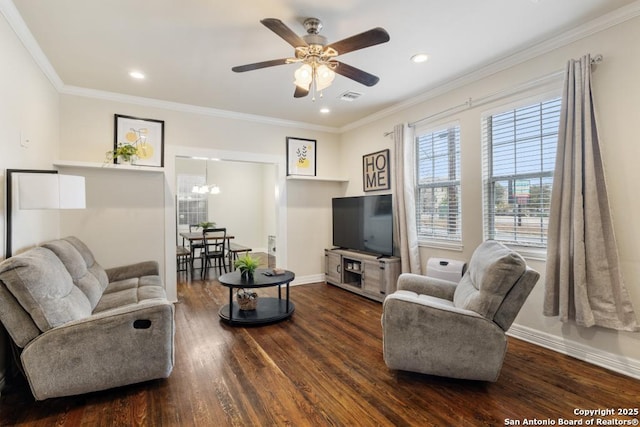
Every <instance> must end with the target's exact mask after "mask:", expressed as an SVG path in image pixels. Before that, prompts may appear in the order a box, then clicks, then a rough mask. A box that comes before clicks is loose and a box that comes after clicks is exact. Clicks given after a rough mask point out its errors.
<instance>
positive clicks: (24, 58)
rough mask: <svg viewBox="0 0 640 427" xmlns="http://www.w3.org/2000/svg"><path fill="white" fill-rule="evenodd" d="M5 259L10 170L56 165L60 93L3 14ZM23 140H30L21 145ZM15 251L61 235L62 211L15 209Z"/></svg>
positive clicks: (0, 84) (0, 254)
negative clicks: (59, 231) (6, 171)
mask: <svg viewBox="0 0 640 427" xmlns="http://www.w3.org/2000/svg"><path fill="white" fill-rule="evenodd" d="M0 58H2V66H0V177H1V178H2V179H1V180H0V183H1V185H0V204H1V205H2V209H0V217H1V220H0V241H1V242H2V247H1V248H0V259H4V258H5V255H6V254H5V248H4V241H5V236H6V230H5V220H6V218H5V202H4V200H5V178H6V177H5V170H6V169H52V165H51V159H52V158H54V157H56V153H57V150H58V122H59V107H58V100H59V95H58V93H57V91H56V90H55V89H54V87H53V86H52V84H51V83H50V82H49V81H48V80H47V79H46V77H45V76H44V75H43V74H42V72H41V71H40V69H39V68H38V66H37V65H36V64H35V63H34V61H33V59H32V58H31V56H30V55H29V54H28V53H27V51H26V50H25V49H24V47H23V46H22V44H21V43H20V41H19V40H18V39H17V38H16V36H15V34H14V32H13V30H12V29H11V28H10V27H9V25H8V24H7V21H6V20H5V19H4V16H2V15H0ZM21 135H22V138H23V139H28V140H29V141H30V142H29V143H28V144H26V146H22V145H21ZM12 218H13V220H14V224H13V227H12V228H13V239H12V240H13V250H12V252H13V253H14V254H15V253H17V252H21V251H23V250H24V249H27V248H29V247H31V246H33V245H34V244H36V243H40V242H43V241H46V240H49V239H52V238H56V237H58V218H59V216H58V213H52V212H42V211H30V212H27V211H15V210H14V215H13V216H12ZM3 336H4V329H3V328H2V327H1V326H0V389H1V388H2V384H3V383H4V371H5V360H6V359H5V355H6V354H7V352H6V350H7V349H6V348H5V347H4V344H5V340H4V338H3Z"/></svg>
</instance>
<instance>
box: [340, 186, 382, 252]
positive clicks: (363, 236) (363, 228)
mask: <svg viewBox="0 0 640 427" xmlns="http://www.w3.org/2000/svg"><path fill="white" fill-rule="evenodd" d="M391 201H392V200H391V194H382V195H374V196H359V197H336V198H333V199H332V208H333V245H334V246H337V247H340V248H343V249H350V250H354V251H361V252H368V253H371V254H377V255H388V256H391V255H393V215H392V210H391Z"/></svg>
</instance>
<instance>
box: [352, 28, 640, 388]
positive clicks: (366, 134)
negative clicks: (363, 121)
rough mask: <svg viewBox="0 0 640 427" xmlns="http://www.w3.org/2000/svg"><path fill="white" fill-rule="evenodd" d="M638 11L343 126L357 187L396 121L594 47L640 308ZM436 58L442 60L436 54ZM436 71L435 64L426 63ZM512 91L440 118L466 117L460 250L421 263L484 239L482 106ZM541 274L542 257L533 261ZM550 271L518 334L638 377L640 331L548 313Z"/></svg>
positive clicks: (497, 87)
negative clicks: (367, 157)
mask: <svg viewBox="0 0 640 427" xmlns="http://www.w3.org/2000/svg"><path fill="white" fill-rule="evenodd" d="M638 43H640V18H634V19H633V20H630V21H627V22H625V23H622V24H619V25H617V26H615V27H612V28H609V29H607V30H605V31H602V32H600V33H596V34H594V35H592V36H590V37H587V38H584V39H582V40H580V41H577V42H574V43H571V44H569V45H567V46H564V47H561V48H558V49H556V50H554V51H552V52H550V53H547V54H545V55H542V56H540V57H538V58H536V59H533V60H529V61H527V62H525V63H522V64H520V65H518V66H514V67H512V68H510V69H508V70H506V71H503V72H500V73H497V74H495V75H493V76H490V77H487V78H484V79H481V80H480V81H477V82H475V83H472V84H468V85H466V86H464V87H461V88H458V89H455V90H451V91H449V92H447V93H444V94H443V95H440V96H437V97H434V98H433V99H429V100H428V101H426V102H423V103H420V104H418V105H415V106H413V107H411V108H407V109H405V110H403V111H400V112H397V113H395V114H394V115H392V116H388V117H385V118H382V119H380V120H377V121H376V122H375V123H373V124H367V125H364V126H362V127H359V128H357V129H353V130H351V131H349V132H346V133H345V134H343V144H342V157H343V158H345V159H350V160H349V164H348V165H346V166H347V174H348V175H349V178H350V179H351V183H352V185H350V186H349V190H348V191H349V193H358V192H359V191H361V189H360V188H359V187H358V185H357V184H356V185H353V184H355V183H358V179H359V177H360V175H361V173H362V167H361V165H360V163H359V160H358V159H359V158H360V157H361V156H362V155H363V154H366V153H369V152H373V151H375V150H377V149H381V148H386V147H391V146H392V142H391V140H390V139H388V138H385V137H384V136H383V133H384V132H387V131H391V130H392V129H393V126H394V125H395V124H397V123H404V122H413V121H416V120H419V119H421V118H424V117H428V116H431V115H433V114H436V113H439V112H441V111H444V110H446V109H448V108H450V107H454V106H456V105H460V104H461V103H464V102H465V101H466V100H468V99H469V98H472V99H479V98H482V97H485V96H488V95H492V94H495V93H498V92H500V91H506V90H509V89H510V88H514V87H517V86H519V85H522V84H523V83H525V82H529V81H532V80H533V79H536V78H539V77H542V76H547V75H550V74H552V73H554V72H556V71H558V70H562V69H563V68H564V67H565V65H566V61H567V60H568V59H569V58H579V57H580V56H582V55H584V54H586V53H591V54H592V55H594V54H602V55H604V62H603V63H602V64H600V65H597V66H595V67H594V69H593V70H594V72H593V89H594V92H595V105H596V110H597V120H598V125H599V132H600V140H601V148H602V156H603V160H604V164H605V169H606V178H607V183H608V186H609V191H610V193H609V194H610V202H611V209H612V212H613V218H614V226H615V230H616V235H617V240H618V247H619V252H620V260H621V265H622V273H623V276H624V279H625V282H626V286H627V288H628V290H629V293H630V295H631V298H632V300H633V303H634V306H635V310H636V314H637V315H640V229H639V227H640V226H639V225H638V224H637V220H636V218H635V217H636V215H635V212H637V211H638V209H640V198H639V197H637V189H636V187H637V183H638V182H639V181H640V168H638V158H640V144H638V130H637V124H638V121H639V120H640V114H639V111H640V109H638V104H637V100H638V99H640V79H638V76H640V50H638V49H637V48H636V46H637V45H638ZM433 59H434V60H437V58H433ZM424 65H425V67H426V70H425V72H428V63H426V64H424ZM560 88H561V77H559V78H558V80H557V81H556V83H555V84H554V83H552V84H550V85H547V86H545V87H540V88H537V89H534V90H529V91H527V92H526V93H523V94H520V95H518V96H515V97H513V98H512V99H511V100H517V99H520V100H521V99H523V98H526V97H528V96H535V95H539V94H541V93H544V92H549V91H551V93H556V94H561V92H560ZM511 100H509V99H504V100H501V101H497V102H494V103H492V104H487V105H483V106H481V107H477V108H471V109H468V110H466V111H463V112H460V113H457V114H452V115H449V116H447V117H444V118H442V119H441V120H439V121H438V122H434V125H435V124H437V123H439V122H450V121H453V120H458V121H459V123H460V126H461V170H462V207H463V224H462V227H463V229H462V233H463V242H462V243H463V249H462V251H450V250H439V249H433V248H428V247H423V248H421V256H422V261H423V263H424V262H426V260H427V258H429V257H431V256H438V257H448V258H454V259H464V260H468V259H469V258H470V256H471V254H472V252H473V250H474V248H475V247H476V246H477V245H478V244H480V243H481V242H482V239H483V236H482V165H481V158H482V157H481V156H482V151H481V133H480V117H481V115H482V113H483V112H485V111H487V110H491V109H494V108H496V107H499V106H501V105H504V104H506V103H508V102H510V101H511ZM528 262H529V263H530V264H531V265H532V266H533V267H534V268H535V269H537V270H538V271H540V272H541V273H543V276H544V270H545V265H544V262H543V261H539V260H535V259H528ZM543 291H544V277H542V278H541V280H540V282H539V283H538V285H537V286H536V288H535V289H534V290H533V292H532V294H531V296H530V297H529V299H528V300H527V302H526V304H525V306H524V308H523V310H522V312H521V313H520V315H519V316H518V318H517V319H516V324H515V326H514V328H513V329H512V333H514V334H518V335H519V336H522V337H525V338H527V339H529V340H532V341H535V342H537V343H539V344H542V345H546V346H549V347H552V348H556V349H558V350H561V351H565V352H568V353H570V354H572V355H575V356H577V357H582V358H584V359H587V360H590V361H592V362H594V363H598V364H602V365H606V366H608V367H610V368H612V369H615V370H618V371H623V372H625V373H627V374H630V375H634V376H636V377H640V333H628V332H627V333H625V332H617V331H613V330H609V329H604V328H599V327H594V328H582V327H578V326H576V325H575V324H574V323H567V324H563V323H561V322H559V321H557V319H556V318H547V317H544V316H543V315H542V300H543Z"/></svg>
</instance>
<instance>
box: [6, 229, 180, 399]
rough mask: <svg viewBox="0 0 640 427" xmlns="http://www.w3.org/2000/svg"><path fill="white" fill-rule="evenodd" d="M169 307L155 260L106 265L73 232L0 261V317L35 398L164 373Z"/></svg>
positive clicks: (169, 356)
mask: <svg viewBox="0 0 640 427" xmlns="http://www.w3.org/2000/svg"><path fill="white" fill-rule="evenodd" d="M173 313H174V308H173V304H171V303H170V302H169V301H167V298H166V294H165V290H164V286H163V283H162V280H161V278H160V276H159V274H158V264H157V263H156V262H153V261H149V262H142V263H137V264H132V265H128V266H123V267H117V268H112V269H107V270H105V269H103V268H102V267H101V266H100V265H99V264H98V263H97V262H96V260H95V259H94V257H93V254H92V253H91V251H90V250H89V248H87V246H86V245H85V244H84V243H83V242H82V241H80V240H79V239H77V238H75V237H67V238H64V239H60V240H54V241H50V242H48V243H45V244H43V245H42V246H39V247H35V248H32V249H30V250H28V251H26V252H23V253H21V254H19V255H16V256H14V257H12V258H9V259H6V260H4V261H3V262H2V263H0V321H2V324H3V326H4V327H5V328H6V330H7V331H8V333H9V336H10V337H11V339H12V340H13V343H14V344H15V346H16V347H17V350H18V353H19V359H20V360H19V363H20V365H21V368H22V371H23V372H24V374H25V376H26V378H27V381H28V382H29V386H30V387H31V391H32V393H33V395H34V397H35V398H36V399H37V400H43V399H48V398H52V397H58V396H70V395H77V394H82V393H87V392H91V391H97V390H104V389H108V388H112V387H118V386H122V385H127V384H133V383H137V382H142V381H147V380H152V379H157V378H167V377H168V376H169V374H170V373H171V370H172V369H173V362H174V347H173V342H174V316H173Z"/></svg>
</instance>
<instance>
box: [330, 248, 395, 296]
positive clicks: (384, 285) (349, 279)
mask: <svg viewBox="0 0 640 427" xmlns="http://www.w3.org/2000/svg"><path fill="white" fill-rule="evenodd" d="M324 256H325V276H324V277H325V281H326V282H327V283H329V284H332V285H335V286H338V287H340V288H343V289H346V290H348V291H350V292H353V293H356V294H359V295H362V296H365V297H367V298H371V299H373V300H376V301H383V300H384V298H385V297H386V296H387V295H388V294H390V293H392V292H393V291H395V290H396V282H397V281H398V276H399V275H400V271H401V265H400V258H398V257H388V256H384V257H383V256H377V255H371V254H366V253H362V252H356V251H350V250H347V249H341V248H340V249H325V251H324Z"/></svg>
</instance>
